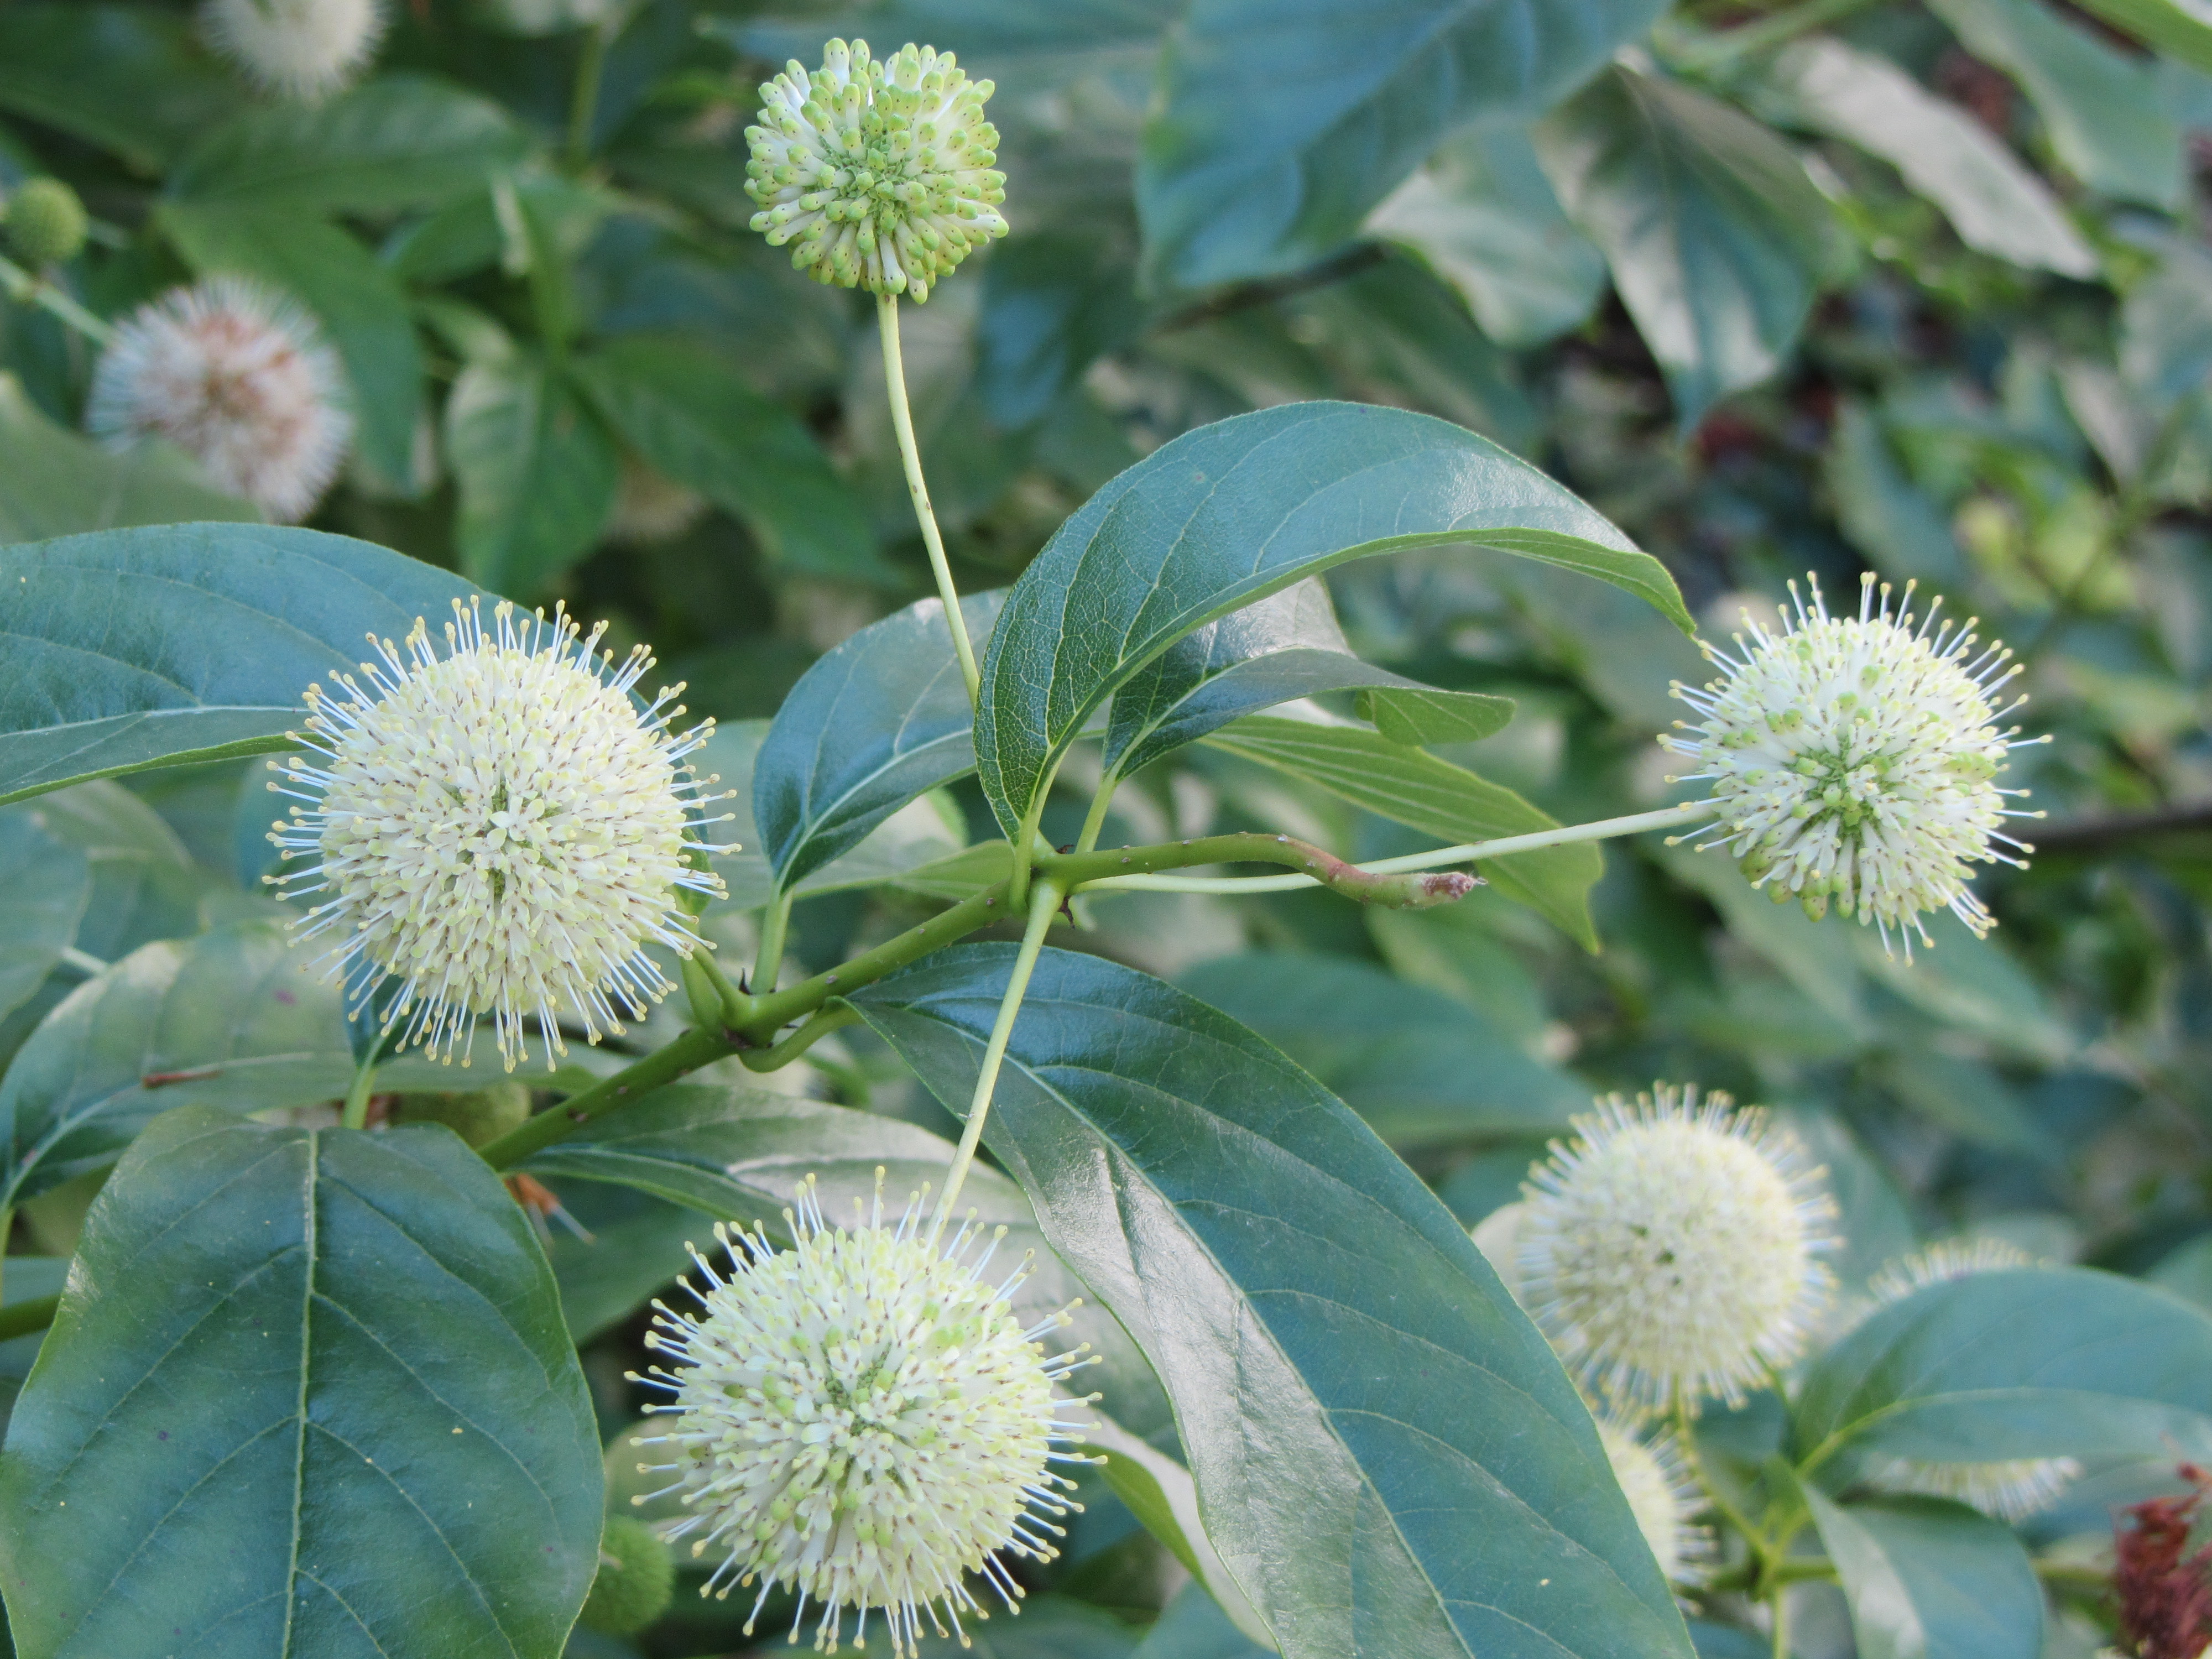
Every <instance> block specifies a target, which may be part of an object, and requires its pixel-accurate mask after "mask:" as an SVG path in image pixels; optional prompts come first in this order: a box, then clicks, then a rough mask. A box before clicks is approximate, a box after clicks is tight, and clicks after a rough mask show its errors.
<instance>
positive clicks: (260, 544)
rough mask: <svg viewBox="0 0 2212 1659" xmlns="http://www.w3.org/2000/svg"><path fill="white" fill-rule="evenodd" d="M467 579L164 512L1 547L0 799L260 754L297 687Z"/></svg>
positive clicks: (358, 548) (401, 560)
mask: <svg viewBox="0 0 2212 1659" xmlns="http://www.w3.org/2000/svg"><path fill="white" fill-rule="evenodd" d="M471 591H472V590H471V588H470V586H469V585H468V584H467V583H466V582H464V581H462V580H460V579H459V578H458V577H456V576H454V575H453V574H450V573H449V572H447V571H443V570H438V569H435V568H432V567H431V566H429V565H426V564H418V563H416V562H415V561H414V560H412V559H410V558H406V557H404V556H401V555H399V554H398V553H392V552H388V551H386V550H385V549H383V548H380V547H373V546H371V545H370V544H368V543H367V542H357V541H354V540H352V539H350V538H348V537H344V536H326V535H324V534H323V533H321V532H319V531H313V530H295V529H289V528H285V529H277V528H270V527H267V526H259V525H252V526H246V525H208V524H200V525H172V526H162V527H160V528H146V529H136V530H117V531H108V532H102V533H100V534H96V535H86V536H71V537H68V538H64V539H62V540H58V541H50V542H34V543H32V544H28V545H26V546H21V547H0V592H4V593H6V594H7V595H8V596H9V604H8V612H7V617H6V621H5V623H4V624H0V626H4V628H5V630H6V633H5V638H6V641H7V647H6V649H5V650H0V802H6V801H10V800H17V799H21V798H22V797H23V796H26V795H35V794H39V793H42V792H43V791H46V790H48V789H58V788H59V787H61V786H62V785H64V784H65V783H75V782H78V781H82V780H83V779H86V778H101V777H112V776H114V775H117V774H118V773H124V772H136V771H140V770H143V769H145V768H147V767H149V766H169V765H177V764H180V763H185V762H187V761H204V760H221V759H223V758H226V757H231V756H236V755H255V754H266V753H270V752H271V751H273V750H278V749H281V748H283V746H284V738H283V734H284V733H285V732H287V731H288V730H290V729H291V728H293V727H294V726H297V725H298V724H299V723H300V721H301V719H302V718H303V716H304V714H305V709H304V707H303V705H302V704H301V700H300V699H301V694H302V693H303V692H305V691H306V690H307V686H308V684H310V683H311V682H313V681H314V680H317V679H319V678H324V677H325V676H327V675H329V674H331V673H333V672H342V671H349V670H351V669H352V668H353V667H355V665H356V664H358V662H359V661H360V659H361V653H362V644H363V637H362V636H363V635H366V634H368V633H369V632H372V631H374V633H376V634H378V635H384V636H387V637H390V638H393V639H398V638H399V637H401V636H403V635H405V633H406V632H407V630H408V629H410V628H411V627H412V626H413V625H414V623H415V619H416V617H429V618H431V619H433V620H434V621H435V620H436V619H439V618H442V617H445V616H446V615H447V612H448V611H449V610H450V608H451V605H452V603H453V600H454V599H461V598H465V597H466V596H467V595H468V594H469V593H470V592H471Z"/></svg>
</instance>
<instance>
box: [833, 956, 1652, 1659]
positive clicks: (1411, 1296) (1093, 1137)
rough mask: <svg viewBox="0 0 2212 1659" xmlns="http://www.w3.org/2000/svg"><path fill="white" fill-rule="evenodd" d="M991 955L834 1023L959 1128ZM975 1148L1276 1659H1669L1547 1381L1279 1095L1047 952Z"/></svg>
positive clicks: (1245, 1069)
mask: <svg viewBox="0 0 2212 1659" xmlns="http://www.w3.org/2000/svg"><path fill="white" fill-rule="evenodd" d="M1014 954H1015V951H1014V947H1012V945H959V946H955V947H953V948H952V949H950V950H947V951H940V952H939V953H937V954H936V955H934V956H933V957H929V958H928V959H927V960H926V961H924V962H923V963H919V964H917V965H916V966H915V967H913V968H909V969H906V970H904V971H903V972H902V973H900V974H897V975H893V976H892V977H890V978H889V979H886V980H884V981H880V982H879V983H878V984H876V985H874V986H872V987H868V988H866V990H864V991H862V992H860V993H859V994H857V995H855V996H854V998H853V1003H854V1006H856V1007H858V1008H859V1009H860V1011H861V1012H862V1013H863V1014H865V1015H866V1018H867V1019H868V1022H869V1024H871V1025H872V1026H873V1027H874V1028H875V1030H877V1032H878V1034H879V1035H880V1036H883V1037H884V1040H885V1041H886V1042H890V1044H891V1045H892V1046H893V1047H894V1048H896V1049H897V1050H898V1051H899V1054H901V1056H902V1058H903V1059H905V1060H906V1061H907V1062H908V1064H909V1065H911V1066H913V1067H914V1068H915V1071H916V1073H918V1074H919V1075H920V1076H921V1078H922V1079H923V1081H924V1082H926V1083H927V1085H929V1087H930V1089H931V1091H933V1093H934V1094H935V1095H936V1096H937V1097H938V1098H939V1100H942V1101H945V1102H947V1103H959V1104H965V1103H966V1102H967V1101H968V1099H969V1096H970V1093H971V1091H972V1088H973V1085H974V1082H975V1073H976V1069H977V1066H978V1065H979V1063H980V1060H981V1054H982V1050H983V1047H984V1042H985V1039H986V1036H987V1033H988V1031H989V1030H990V1028H991V1025H992V1024H993V1020H994V1016H995V1014H996V1012H997V1010H998V1006H999V1002H1000V995H1001V994H1002V992H1003V991H1004V988H1005V986H1006V976H1007V973H1008V971H1009V969H1011V967H1012V960H1013V957H1014ZM956 1109H957V1107H956ZM986 1138H987V1142H988V1144H989V1146H990V1147H991V1150H992V1151H993V1152H994V1153H996V1154H997V1156H998V1158H999V1159H1000V1162H1001V1163H1002V1164H1005V1166H1006V1168H1007V1169H1008V1170H1012V1172H1013V1173H1014V1174H1015V1175H1016V1176H1018V1178H1019V1179H1020V1181H1021V1183H1022V1185H1023V1187H1024V1188H1025V1189H1027V1191H1028V1192H1029V1193H1030V1195H1031V1198H1032V1200H1033V1201H1034V1202H1035V1203H1036V1206H1037V1208H1038V1215H1039V1218H1040V1220H1041V1221H1042V1225H1043V1227H1044V1230H1045V1234H1046V1237H1048V1238H1049V1239H1051V1240H1052V1242H1053V1243H1054V1247H1055V1248H1056V1249H1058V1250H1059V1251H1060V1255H1062V1257H1063V1258H1064V1259H1065V1260H1066V1261H1067V1262H1068V1264H1069V1265H1070V1266H1071V1267H1073V1268H1074V1269H1075V1270H1076V1271H1077V1272H1079V1273H1081V1274H1082V1276H1083V1279H1084V1280H1085V1283H1086V1284H1088V1285H1090V1287H1091V1290H1092V1291H1095V1292H1096V1293H1097V1295H1098V1297H1100V1299H1101V1300H1103V1302H1104V1303H1105V1304H1107V1306H1108V1307H1109V1308H1110V1309H1111V1310H1113V1311H1114V1313H1115V1316H1116V1317H1117V1318H1119V1319H1120V1321H1121V1324H1122V1325H1123V1326H1124V1327H1125V1328H1127V1330H1128V1332H1129V1334H1131V1336H1133V1338H1134V1339H1135V1340H1136V1341H1137V1344H1138V1346H1139V1347H1141V1348H1142V1349H1143V1350H1144V1351H1145V1352H1146V1355H1147V1357H1148V1358H1150V1359H1151V1360H1152V1365H1153V1368H1154V1369H1155V1370H1157V1371H1158V1373H1159V1376H1160V1378H1161V1380H1162V1382H1163V1383H1165V1384H1166V1387H1167V1390H1168V1394H1169V1396H1170V1399H1171V1400H1172V1401H1174V1404H1175V1408H1176V1427H1177V1429H1178V1431H1180V1434H1181V1437H1182V1444H1183V1446H1184V1448H1185V1449H1186V1450H1187V1452H1188V1455H1189V1458H1190V1468H1191V1473H1192V1474H1193V1476H1194V1478H1195V1479H1196V1480H1197V1483H1198V1492H1199V1502H1200V1508H1201V1510H1202V1511H1203V1513H1204V1516H1205V1521H1206V1533H1207V1534H1208V1536H1210V1537H1211V1538H1212V1541H1213V1543H1214V1547H1215V1548H1216V1549H1218V1551H1219V1552H1220V1553H1221V1557H1222V1559H1223V1560H1224V1561H1225V1563H1226V1564H1227V1565H1228V1567H1229V1570H1230V1571H1231V1573H1232V1574H1233V1575H1234V1576H1235V1577H1236V1579H1237V1583H1239V1585H1240V1586H1242V1587H1243V1589H1244V1590H1245V1592H1246V1594H1247V1595H1249V1596H1250V1598H1251V1600H1252V1601H1253V1604H1254V1606H1255V1607H1256V1608H1257V1609H1258V1610H1259V1612H1260V1613H1261V1617H1262V1618H1264V1619H1265V1620H1266V1621H1267V1625H1268V1626H1269V1628H1270V1629H1272V1630H1273V1632H1274V1633H1275V1635H1276V1637H1277V1638H1279V1641H1280V1642H1281V1644H1282V1650H1283V1652H1284V1653H1285V1654H1286V1655H1289V1656H1291V1659H1306V1656H1313V1659H1354V1656H1373V1659H1445V1656H1448V1659H1468V1656H1470V1655H1473V1654H1480V1655H1481V1656H1483V1659H1537V1656H1542V1659H1565V1656H1569V1655H1572V1656H1576V1659H1597V1656H1601V1655H1603V1656H1620V1659H1629V1656H1634V1659H1662V1656H1675V1659H1688V1654H1689V1642H1688V1638H1687V1637H1686V1634H1685V1633H1684V1632H1683V1629H1682V1624H1681V1616H1680V1613H1677V1612H1676V1611H1675V1609H1674V1602H1673V1600H1672V1598H1671V1597H1670V1595H1668V1590H1667V1587H1666V1586H1665V1584H1664V1583H1662V1582H1661V1580H1660V1577H1659V1574H1658V1571H1657V1569H1656V1567H1655V1566H1654V1565H1653V1563H1652V1561H1651V1557H1650V1552H1649V1551H1648V1550H1647V1549H1646V1548H1645V1547H1644V1544H1643V1541H1642V1538H1641V1536H1640V1535H1639V1534H1638V1532H1637V1531H1636V1528H1635V1523H1634V1522H1633V1521H1632V1519H1631V1517H1630V1516H1629V1512H1628V1508H1627V1505H1626V1502H1625V1501H1624V1500H1623V1499H1622V1498H1621V1496H1620V1490H1619V1488H1618V1487H1617V1486H1615V1485H1614V1484H1613V1481H1612V1480H1610V1479H1609V1478H1608V1477H1607V1472H1606V1465H1605V1462H1604V1454H1603V1452H1602V1451H1601V1449H1600V1448H1599V1445H1598V1443H1597V1439H1596V1436H1595V1431H1594V1430H1593V1429H1592V1427H1591V1425H1590V1422H1589V1413H1588V1412H1587V1411H1586V1410H1585V1409H1584V1407H1583V1404H1582V1402H1581V1401H1579V1400H1578V1399H1577V1397H1576V1395H1575V1393H1574V1389H1573V1388H1572V1386H1571V1384H1570V1383H1568V1381H1567V1380H1566V1377H1565V1373H1564V1372H1562V1371H1561V1370H1560V1369H1559V1362H1558V1360H1557V1359H1555V1358H1553V1355H1552V1353H1551V1352H1550V1350H1549V1349H1548V1348H1547V1347H1546V1346H1545V1345H1544V1342H1543V1339H1542V1338H1541V1336H1540V1335H1538V1334H1537V1333H1536V1330H1535V1328H1534V1327H1533V1326H1532V1325H1530V1324H1529V1322H1528V1319H1527V1318H1526V1316H1523V1315H1522V1313H1521V1311H1520V1310H1519V1309H1517V1308H1516V1306H1515V1305H1514V1304H1513V1301H1512V1298H1511V1297H1510V1296H1508V1295H1507V1294H1506V1292H1505V1291H1504V1288H1503V1287H1502V1286H1501V1285H1499V1284H1498V1279H1497V1277H1496V1275H1494V1274H1493V1273H1492V1272H1491V1271H1490V1269H1489V1268H1488V1267H1486V1265H1485V1264H1484V1262H1483V1261H1482V1259H1481V1257H1480V1255H1477V1254H1476V1252H1475V1249H1474V1246H1473V1245H1472V1244H1471V1243H1469V1242H1468V1237H1467V1235H1466V1233H1464V1232H1463V1231H1461V1229H1460V1227H1459V1225H1458V1224H1457V1223H1455V1221H1454V1220H1453V1219H1452V1218H1451V1217H1450V1215H1449V1213H1448V1212H1446V1211H1445V1210H1444V1209H1443V1206H1442V1205H1440V1204H1439V1203H1437V1200H1436V1198H1435V1196H1434V1195H1433V1194H1431V1193H1430V1192H1429V1191H1428V1190H1427V1189H1426V1188H1424V1187H1423V1186H1422V1185H1421V1184H1420V1182H1419V1181H1418V1180H1416V1179H1415V1178H1414V1176H1413V1174H1412V1172H1411V1171H1410V1170H1407V1168H1406V1166H1405V1165H1404V1164H1401V1163H1400V1162H1399V1161H1398V1159H1397V1158H1395V1157H1394V1156H1392V1154H1391V1153H1390V1152H1389V1150H1388V1149H1387V1148H1386V1147H1384V1146H1383V1144H1382V1143H1381V1142H1380V1141H1379V1140H1377V1139H1376V1138H1375V1135H1374V1133H1373V1132H1372V1131H1371V1130H1370V1129H1369V1128H1367V1127H1366V1126H1365V1125H1364V1124H1362V1123H1361V1122H1360V1121H1359V1120H1358V1118H1357V1117H1355V1116H1354V1115H1352V1113H1351V1112H1350V1111H1349V1110H1347V1109H1346V1108H1345V1106H1344V1105H1343V1103H1341V1102H1340V1101H1338V1100H1336V1099H1334V1097H1331V1096H1330V1095H1329V1094H1328V1091H1325V1090H1324V1089H1322V1087H1321V1086H1320V1085H1317V1084H1316V1083H1315V1081H1314V1080H1313V1079H1312V1078H1310V1076H1308V1075H1307V1074H1306V1073H1304V1071H1302V1070H1300V1069H1299V1068H1298V1067H1297V1066H1295V1065H1293V1064H1291V1062H1290V1061H1289V1060H1286V1059H1285V1058H1284V1057H1283V1056H1282V1055H1281V1054H1279V1053H1277V1052H1276V1051H1275V1050H1274V1049H1273V1048H1269V1047H1268V1046H1267V1044H1266V1043H1265V1042H1261V1040H1260V1039H1259V1038H1258V1037H1256V1036H1254V1035H1253V1034H1252V1033H1251V1032H1249V1031H1248V1030H1245V1029H1244V1028H1243V1027H1242V1026H1240V1025H1238V1024H1236V1022H1234V1021H1233V1020H1231V1019H1229V1018H1226V1017H1225V1016H1224V1015H1222V1014H1220V1013H1218V1012H1215V1011H1214V1010H1212V1009H1211V1008H1208V1007H1207V1006H1205V1005H1204V1004H1203V1003H1200V1002H1198V1001H1195V1000H1193V999H1192V998H1190V997H1188V996H1186V995H1184V994H1182V993H1181V992H1179V991H1176V990H1175V989H1174V988H1173V987H1169V986H1166V985H1164V984H1162V983H1160V982H1159V981H1157V980H1153V979H1151V978H1149V977H1147V976H1146V975H1143V974H1140V973H1138V972H1136V971H1135V970H1134V969H1128V968H1124V967H1121V966H1120V965H1119V964H1117V963H1110V962H1108V961H1105V960H1104V959H1103V958H1100V957H1084V956H1075V955H1072V954H1070V953H1067V952H1065V951H1053V950H1048V951H1044V952H1043V954H1042V957H1041V958H1040V959H1039V961H1038V963H1037V966H1036V974H1035V977H1034V978H1033V979H1032V981H1031V983H1030V992H1029V996H1028V1000H1027V1001H1026V1002H1025V1003H1024V1007H1023V1011H1022V1017H1021V1018H1020V1019H1019V1020H1018V1022H1017V1023H1016V1024H1015V1026H1014V1030H1013V1033H1012V1042H1011V1043H1010V1044H1009V1046H1008V1048H1007V1050H1006V1066H1005V1069H1004V1070H1003V1071H1002V1072H1001V1073H1000V1078H999V1082H998V1090H997V1097H996V1103H995V1104H994V1107H993V1108H992V1112H991V1119H990V1126H989V1127H988V1129H987V1131H986ZM1232 1355H1233V1356H1234V1360H1233V1363H1230V1364H1225V1363H1224V1361H1225V1356H1232ZM1106 1403H1107V1404H1108V1405H1109V1407H1113V1406H1115V1405H1116V1404H1117V1402H1116V1401H1115V1399H1114V1397H1113V1396H1112V1395H1110V1394H1109V1395H1108V1397H1107V1401H1106Z"/></svg>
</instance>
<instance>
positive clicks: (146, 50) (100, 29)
mask: <svg viewBox="0 0 2212 1659" xmlns="http://www.w3.org/2000/svg"><path fill="white" fill-rule="evenodd" d="M193 34H194V31H193V28H192V23H191V18H190V17H189V16H187V15H185V14H184V13H182V12H179V11H175V10H172V9H167V8H165V7H155V6H109V5H93V4H88V3H86V0H66V3H61V4H46V5H12V6H4V7H0V108H4V109H6V110H7V111H9V112H10V113H11V114H15V115H22V116H27V117H28V118H31V119H32V120H33V121H40V122H43V123H45V124H46V125H48V126H51V127H55V128H58V129H59V130H60V131H64V132H66V133H68V134H69V135H70V137H75V138H82V139H83V140H85V141H86V142H87V143H94V144H98V145H100V147H101V148H103V149H110V150H112V151H114V152H115V153H116V154H117V155H120V156H121V157H123V159H124V160H125V161H128V162H129V163H130V164H131V166H132V167H137V168H138V169H140V170H141V171H143V172H146V173H152V172H155V170H157V169H158V168H160V167H162V166H164V165H165V164H167V162H168V161H169V160H170V159H171V158H172V157H173V155H174V154H175V153H176V151H177V149H179V147H180V146H181V145H182V144H183V143H185V141H186V140H187V139H188V138H190V137H191V135H192V134H194V133H196V132H197V131H200V130H202V129H203V128H204V127H205V126H207V125H209V124H210V122H212V121H216V120H218V119H220V118H222V117H223V116H224V115H227V114H228V113H229V112H231V111H233V110H234V109H236V108H237V107H238V106H239V104H240V102H241V101H242V97H241V88H240V86H239V83H238V82H237V81H236V80H235V79H234V78H233V77H232V76H229V75H228V74H226V73H225V72H224V71H223V70H222V66H221V65H220V64H217V63H216V61H215V59H214V58H212V57H211V56H210V54H209V53H208V52H206V50H205V49H204V48H203V47H202V46H200V44H199V42H198V41H197V40H195V39H194V38H193Z"/></svg>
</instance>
